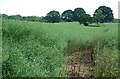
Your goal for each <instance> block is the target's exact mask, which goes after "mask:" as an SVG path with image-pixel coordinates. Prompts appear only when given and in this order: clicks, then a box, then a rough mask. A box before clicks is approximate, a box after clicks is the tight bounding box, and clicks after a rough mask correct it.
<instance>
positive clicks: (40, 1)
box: [0, 0, 120, 18]
mask: <svg viewBox="0 0 120 79" xmlns="http://www.w3.org/2000/svg"><path fill="white" fill-rule="evenodd" d="M119 1H120V0H0V13H5V14H8V15H15V14H20V15H22V16H33V15H35V16H45V15H46V14H47V13H48V12H49V11H52V10H56V11H59V12H60V14H62V12H63V11H65V10H67V9H71V10H74V9H75V8H77V7H80V8H84V10H85V11H86V12H87V13H88V14H90V15H91V16H92V15H93V13H94V11H95V10H96V9H97V8H98V7H99V6H103V5H105V6H108V7H110V8H111V9H112V10H113V13H114V17H115V18H118V2H119Z"/></svg>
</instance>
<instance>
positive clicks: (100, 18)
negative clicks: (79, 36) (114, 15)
mask: <svg viewBox="0 0 120 79" xmlns="http://www.w3.org/2000/svg"><path fill="white" fill-rule="evenodd" d="M102 13H103V12H102V10H100V9H98V10H97V11H96V12H95V13H94V15H93V19H94V22H96V23H98V22H100V23H102V22H103V20H104V18H105V16H104V15H103V14H102Z"/></svg>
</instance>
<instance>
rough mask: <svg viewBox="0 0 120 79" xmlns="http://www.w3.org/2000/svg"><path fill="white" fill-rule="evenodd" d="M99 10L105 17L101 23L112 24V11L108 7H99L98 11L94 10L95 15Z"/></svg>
mask: <svg viewBox="0 0 120 79" xmlns="http://www.w3.org/2000/svg"><path fill="white" fill-rule="evenodd" d="M98 10H101V11H102V12H103V13H102V14H103V15H104V16H105V18H104V20H103V21H102V22H112V21H113V19H114V16H113V11H112V10H111V8H110V7H106V6H100V7H99V8H98V9H96V11H95V13H96V12H97V11H98Z"/></svg>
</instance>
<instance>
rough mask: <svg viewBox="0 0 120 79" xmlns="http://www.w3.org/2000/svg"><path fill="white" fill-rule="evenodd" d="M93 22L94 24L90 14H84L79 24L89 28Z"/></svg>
mask: <svg viewBox="0 0 120 79" xmlns="http://www.w3.org/2000/svg"><path fill="white" fill-rule="evenodd" d="M92 22H93V18H92V17H91V16H90V15H89V14H85V13H84V14H82V15H81V16H80V17H79V23H80V24H84V25H85V26H88V25H89V23H92Z"/></svg>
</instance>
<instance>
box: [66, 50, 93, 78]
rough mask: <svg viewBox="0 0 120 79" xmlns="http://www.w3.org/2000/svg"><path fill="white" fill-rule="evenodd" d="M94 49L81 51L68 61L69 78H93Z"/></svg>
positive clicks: (71, 56) (72, 55)
mask: <svg viewBox="0 0 120 79" xmlns="http://www.w3.org/2000/svg"><path fill="white" fill-rule="evenodd" d="M91 56H92V49H91V48H85V49H79V51H78V52H75V53H73V54H71V55H70V56H69V58H68V60H67V61H66V63H67V65H66V66H65V70H66V72H67V76H68V77H93V71H94V68H93V67H94V66H93V65H92V57H91Z"/></svg>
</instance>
